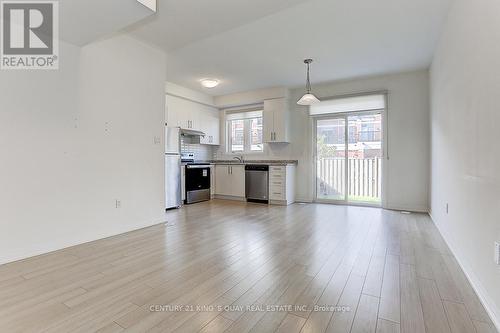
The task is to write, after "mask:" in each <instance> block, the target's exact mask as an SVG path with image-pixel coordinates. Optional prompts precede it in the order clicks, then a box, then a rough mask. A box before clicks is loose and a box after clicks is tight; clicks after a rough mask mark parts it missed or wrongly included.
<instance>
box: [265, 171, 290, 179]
mask: <svg viewBox="0 0 500 333" xmlns="http://www.w3.org/2000/svg"><path fill="white" fill-rule="evenodd" d="M272 179H275V180H283V181H284V180H285V179H286V173H284V172H283V173H281V172H270V173H269V180H272Z"/></svg>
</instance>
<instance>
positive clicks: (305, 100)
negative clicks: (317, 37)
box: [297, 59, 320, 105]
mask: <svg viewBox="0 0 500 333" xmlns="http://www.w3.org/2000/svg"><path fill="white" fill-rule="evenodd" d="M311 62H312V59H306V60H304V63H305V64H306V65H307V80H306V91H307V92H306V94H305V95H304V96H302V98H301V99H299V100H298V102H297V104H298V105H313V104H316V103H319V102H320V100H319V99H318V98H317V97H316V96H314V94H313V93H312V92H311V90H312V89H311V79H310V77H309V66H310V65H311Z"/></svg>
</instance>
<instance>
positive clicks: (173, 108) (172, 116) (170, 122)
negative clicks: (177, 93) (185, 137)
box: [165, 96, 181, 127]
mask: <svg viewBox="0 0 500 333" xmlns="http://www.w3.org/2000/svg"><path fill="white" fill-rule="evenodd" d="M175 98H176V97H173V96H166V105H165V109H166V119H167V121H166V122H167V126H169V127H180V126H181V124H180V119H179V112H177V105H176V100H175Z"/></svg>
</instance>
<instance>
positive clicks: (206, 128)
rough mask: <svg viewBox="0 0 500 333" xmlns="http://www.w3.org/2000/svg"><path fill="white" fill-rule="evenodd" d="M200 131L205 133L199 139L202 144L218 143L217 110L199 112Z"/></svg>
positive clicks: (218, 120) (218, 119)
mask: <svg viewBox="0 0 500 333" xmlns="http://www.w3.org/2000/svg"><path fill="white" fill-rule="evenodd" d="M200 122H201V131H202V132H204V133H205V134H206V135H205V137H202V138H201V139H200V143H201V144H204V145H219V144H220V133H219V132H220V116H219V110H217V109H212V110H206V111H205V112H202V113H201V114H200Z"/></svg>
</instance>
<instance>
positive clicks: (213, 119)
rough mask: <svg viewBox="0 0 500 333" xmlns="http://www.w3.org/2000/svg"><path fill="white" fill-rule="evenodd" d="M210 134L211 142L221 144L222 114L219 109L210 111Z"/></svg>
mask: <svg viewBox="0 0 500 333" xmlns="http://www.w3.org/2000/svg"><path fill="white" fill-rule="evenodd" d="M209 124H210V135H211V137H212V140H211V141H212V142H211V144H213V145H216V146H218V145H220V114H219V110H214V111H212V112H211V113H210V121H209Z"/></svg>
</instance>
